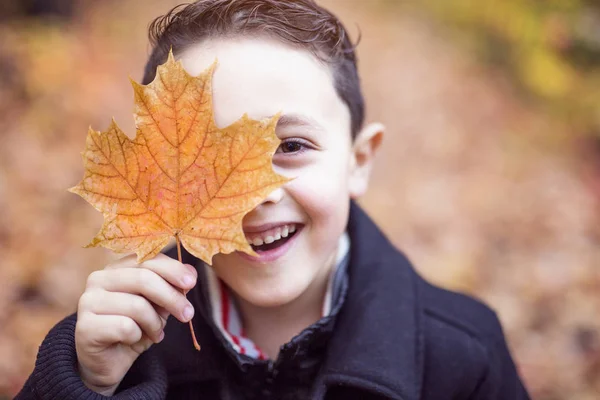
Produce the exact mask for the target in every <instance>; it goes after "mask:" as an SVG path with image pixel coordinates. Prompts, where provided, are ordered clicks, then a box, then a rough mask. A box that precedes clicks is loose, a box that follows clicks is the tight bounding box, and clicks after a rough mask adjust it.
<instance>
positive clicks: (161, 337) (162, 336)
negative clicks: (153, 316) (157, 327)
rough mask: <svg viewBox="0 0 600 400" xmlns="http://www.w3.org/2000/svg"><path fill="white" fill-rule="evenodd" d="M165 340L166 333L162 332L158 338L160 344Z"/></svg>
mask: <svg viewBox="0 0 600 400" xmlns="http://www.w3.org/2000/svg"><path fill="white" fill-rule="evenodd" d="M164 338H165V331H162V332H161V333H160V336H159V337H158V343H160V342H162V340H163V339H164Z"/></svg>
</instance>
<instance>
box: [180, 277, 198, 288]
mask: <svg viewBox="0 0 600 400" xmlns="http://www.w3.org/2000/svg"><path fill="white" fill-rule="evenodd" d="M195 281H196V280H195V279H194V277H193V276H191V275H185V276H184V277H183V278H182V279H181V282H183V284H184V286H192V285H193V284H194V282H195Z"/></svg>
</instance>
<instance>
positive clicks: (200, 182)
mask: <svg viewBox="0 0 600 400" xmlns="http://www.w3.org/2000/svg"><path fill="white" fill-rule="evenodd" d="M215 66H216V63H215V64H213V65H212V66H211V67H210V68H208V70H206V71H205V72H203V73H202V74H200V75H199V76H197V77H192V76H190V75H189V74H188V73H187V72H186V71H185V70H184V69H183V66H182V65H181V62H179V61H178V62H176V61H175V60H174V58H173V55H172V54H169V58H168V60H167V62H166V63H165V64H163V65H161V66H159V67H158V69H157V76H156V78H155V79H154V81H153V82H152V83H150V84H149V85H146V86H143V85H140V84H138V83H136V82H134V81H132V82H131V83H132V85H133V89H134V92H135V110H134V115H135V124H136V127H137V134H136V137H135V138H134V139H133V140H131V139H129V138H128V137H127V136H126V135H125V134H124V133H123V131H121V129H120V128H119V127H118V126H117V124H116V123H115V121H114V120H113V121H112V123H111V125H110V127H109V128H108V131H106V132H96V131H93V130H92V129H91V128H90V130H89V133H88V136H87V141H86V148H85V150H84V151H83V153H82V155H83V163H84V167H85V174H84V177H83V180H82V181H81V182H80V183H79V184H78V185H77V186H75V187H73V188H71V189H69V190H70V191H71V192H73V193H76V194H78V195H80V196H81V197H83V198H84V199H85V200H87V201H88V202H89V203H90V204H92V205H93V206H94V207H95V208H96V209H97V210H99V211H101V212H102V213H103V214H104V224H103V226H102V228H101V230H100V232H99V233H98V234H97V235H96V237H94V239H93V240H92V241H91V243H90V244H88V245H87V246H86V247H92V246H104V247H107V248H109V249H112V250H114V251H116V252H135V253H137V256H138V262H142V261H144V260H147V259H149V258H152V257H154V256H155V255H156V254H158V253H159V252H160V251H161V250H162V249H163V247H164V246H165V245H167V244H168V242H169V241H170V239H171V238H173V237H176V238H177V237H178V239H179V240H180V241H181V243H182V244H183V246H184V247H185V248H186V249H187V250H188V251H189V252H190V253H192V254H193V255H194V256H196V257H198V258H200V259H202V260H204V261H205V262H207V263H209V264H210V263H211V260H212V256H213V255H214V254H217V253H231V252H233V251H236V250H239V251H244V252H246V253H248V254H253V255H254V254H255V253H254V251H253V250H252V248H251V247H250V245H249V244H248V243H247V241H246V238H245V236H244V232H243V230H242V219H243V217H244V215H245V214H246V213H248V212H249V211H251V210H252V209H253V208H254V207H256V206H257V205H258V204H260V202H261V201H262V200H263V199H264V198H265V197H266V196H267V195H268V194H269V193H270V192H271V191H273V190H274V189H276V188H277V187H279V186H281V185H283V184H284V183H285V182H287V181H288V179H287V178H284V177H282V176H280V175H277V174H275V172H273V169H272V165H271V163H272V157H273V154H274V152H275V150H276V149H277V147H278V146H279V143H280V141H279V139H278V138H277V136H276V135H275V126H276V124H277V120H278V118H279V116H278V115H277V116H274V117H272V118H268V119H265V120H262V121H256V120H252V119H250V118H248V116H247V115H244V116H242V118H241V119H239V120H238V121H236V122H235V123H233V124H232V125H230V126H228V127H226V128H224V129H219V128H218V127H217V126H216V125H215V122H214V119H213V109H212V90H211V82H212V75H213V71H214V69H215Z"/></svg>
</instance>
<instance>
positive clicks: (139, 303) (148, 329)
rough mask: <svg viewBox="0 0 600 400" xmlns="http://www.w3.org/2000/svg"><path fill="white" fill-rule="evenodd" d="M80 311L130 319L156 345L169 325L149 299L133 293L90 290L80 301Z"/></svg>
mask: <svg viewBox="0 0 600 400" xmlns="http://www.w3.org/2000/svg"><path fill="white" fill-rule="evenodd" d="M79 309H80V310H81V311H89V312H92V313H94V314H98V315H123V316H126V317H129V318H131V319H133V320H134V321H135V322H136V323H137V324H138V326H139V327H140V328H141V329H142V331H143V333H144V334H145V335H146V336H148V337H149V338H150V339H152V340H153V341H154V342H155V343H158V342H159V341H160V338H161V335H162V332H163V330H164V328H165V325H166V323H167V318H163V317H162V316H161V315H159V313H158V312H157V311H156V309H155V308H154V307H153V306H152V304H151V303H150V302H149V301H148V300H147V299H145V298H144V297H142V296H139V295H135V294H131V293H120V292H107V291H105V290H102V289H92V290H88V291H86V292H84V293H83V295H82V296H81V297H80V299H79Z"/></svg>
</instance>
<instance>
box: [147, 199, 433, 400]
mask: <svg viewBox="0 0 600 400" xmlns="http://www.w3.org/2000/svg"><path fill="white" fill-rule="evenodd" d="M348 233H349V235H350V242H351V247H350V263H349V266H348V274H349V287H348V292H347V296H346V300H345V302H344V305H343V307H342V309H341V310H340V312H339V314H338V315H337V318H336V321H335V329H334V333H333V336H332V337H331V339H330V341H329V344H328V348H327V354H326V358H325V362H324V365H323V368H322V369H321V372H320V373H319V377H318V378H317V382H316V385H315V388H316V389H315V393H314V396H313V398H315V399H323V398H324V396H325V393H326V392H327V390H328V388H330V387H334V386H336V385H349V386H351V387H353V388H357V389H361V390H364V391H367V392H373V393H375V394H378V395H379V396H381V397H382V398H389V399H395V400H416V399H418V398H419V395H420V391H421V385H422V373H423V338H422V330H421V326H420V319H419V315H420V312H419V311H420V307H419V296H418V290H417V288H418V285H417V282H418V280H419V279H420V278H419V277H418V276H417V274H416V273H415V271H414V270H413V268H412V266H411V264H410V262H409V261H408V260H407V258H406V257H405V256H404V255H403V254H402V253H400V252H399V251H398V250H396V249H395V248H394V246H393V245H392V244H391V243H390V242H389V241H388V239H387V238H386V237H385V236H384V234H383V233H382V232H381V231H380V230H379V229H378V228H377V226H376V225H375V224H374V223H373V221H371V219H370V218H369V217H368V216H367V214H366V213H365V212H364V211H363V210H362V209H361V208H360V207H359V206H358V205H357V204H355V203H354V202H351V206H350V218H349V222H348ZM167 255H170V256H171V257H173V256H174V257H175V258H176V257H177V255H176V252H175V251H174V249H171V250H170V251H167ZM196 261H197V260H196V259H195V258H194V257H193V256H192V255H190V254H189V253H187V252H185V251H184V252H183V262H184V263H188V264H191V265H195V263H196ZM198 296H201V291H200V290H194V291H192V292H190V293H189V294H188V298H189V299H190V300H191V301H192V303H194V304H199V302H202V301H205V300H204V299H201V298H200V297H198ZM207 320H208V316H206V318H198V317H194V320H193V321H194V326H195V331H196V334H197V336H198V341H199V342H200V344H201V345H202V350H201V351H200V352H197V351H195V350H194V349H193V346H192V343H191V340H190V333H189V328H188V327H187V324H181V323H170V324H168V325H167V329H168V330H169V331H170V332H169V334H168V335H167V337H170V338H171V339H172V340H174V341H176V342H177V343H178V344H179V347H178V349H179V350H180V351H177V352H172V351H165V350H168V348H167V347H166V346H154V348H156V351H158V352H160V354H161V357H162V358H163V360H164V361H165V363H166V364H167V365H168V366H169V369H170V374H169V375H170V376H171V379H172V380H173V381H172V382H171V383H177V382H186V381H187V382H190V381H199V380H202V381H206V380H212V379H215V380H218V379H219V378H220V373H221V371H223V370H226V369H227V368H228V367H227V362H226V360H225V359H224V358H223V356H224V352H223V348H222V346H223V344H222V343H220V342H219V340H218V339H217V337H216V336H215V334H214V332H213V329H212V328H211V326H210V325H209V324H208V323H207ZM173 322H175V321H173ZM165 342H166V341H165ZM225 353H228V352H225ZM198 371H203V373H202V374H198Z"/></svg>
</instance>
